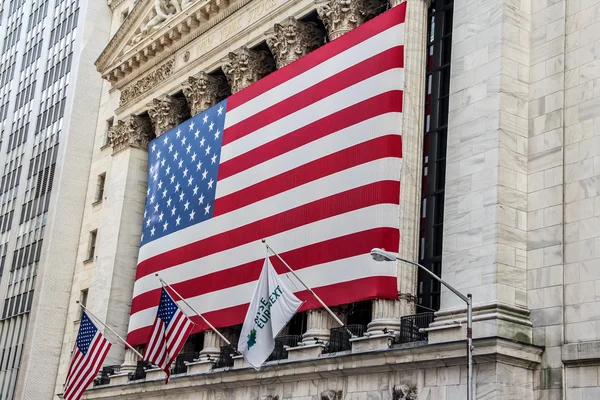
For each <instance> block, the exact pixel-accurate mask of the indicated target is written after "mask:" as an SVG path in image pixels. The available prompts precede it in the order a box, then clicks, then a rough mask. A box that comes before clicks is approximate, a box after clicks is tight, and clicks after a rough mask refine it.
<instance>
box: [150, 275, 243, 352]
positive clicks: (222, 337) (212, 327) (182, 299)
mask: <svg viewBox="0 0 600 400" xmlns="http://www.w3.org/2000/svg"><path fill="white" fill-rule="evenodd" d="M154 275H156V276H157V277H158V279H159V280H160V283H162V284H163V285H165V286H166V287H168V288H169V289H171V290H172V291H173V293H175V294H176V295H177V297H179V298H180V299H181V301H183V302H184V303H185V305H186V306H188V307H189V308H190V309H191V310H192V311H193V312H194V313H196V315H197V316H199V317H200V318H202V320H203V321H204V322H205V323H206V325H208V326H209V327H210V329H212V331H213V332H214V333H216V334H217V335H219V337H220V338H221V339H223V341H224V342H225V343H227V344H228V345H229V346H231V342H230V341H229V340H227V339H226V338H225V336H223V335H222V334H221V332H219V331H218V330H217V328H215V327H214V326H213V324H211V323H210V322H208V320H207V319H206V318H204V315H202V314H200V313H199V312H198V311H196V310H195V309H194V307H192V306H191V305H190V303H188V302H187V301H186V300H185V299H184V298H183V297H182V296H181V295H180V294H179V293H177V290H175V289H173V286H171V285H169V284H168V283H167V282H165V281H164V280H163V278H161V277H160V276H159V275H158V274H154Z"/></svg>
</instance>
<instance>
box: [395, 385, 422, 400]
mask: <svg viewBox="0 0 600 400" xmlns="http://www.w3.org/2000/svg"><path fill="white" fill-rule="evenodd" d="M417 398H418V395H417V387H416V386H413V385H410V384H404V385H399V386H394V388H393V389H392V400H417Z"/></svg>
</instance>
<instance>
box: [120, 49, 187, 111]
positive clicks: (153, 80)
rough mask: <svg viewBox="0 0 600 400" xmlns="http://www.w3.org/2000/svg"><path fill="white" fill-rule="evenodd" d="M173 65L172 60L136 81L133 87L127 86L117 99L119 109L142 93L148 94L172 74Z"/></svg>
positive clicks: (173, 61)
mask: <svg viewBox="0 0 600 400" xmlns="http://www.w3.org/2000/svg"><path fill="white" fill-rule="evenodd" d="M174 65H175V59H174V58H172V59H170V60H169V61H167V62H166V63H164V64H163V65H161V66H160V67H158V69H156V70H154V71H152V72H151V73H149V74H148V75H146V76H145V77H143V78H141V79H138V80H137V81H136V82H135V83H134V84H133V85H129V86H127V87H125V88H123V89H122V90H121V97H120V98H119V107H123V106H124V105H126V104H127V103H129V102H131V101H132V100H135V99H137V98H138V97H141V96H142V95H143V94H144V93H146V92H148V91H149V90H150V89H152V88H153V87H154V86H156V85H157V84H158V83H159V82H162V81H163V80H165V79H166V78H168V77H169V76H171V75H172V74H173V66H174Z"/></svg>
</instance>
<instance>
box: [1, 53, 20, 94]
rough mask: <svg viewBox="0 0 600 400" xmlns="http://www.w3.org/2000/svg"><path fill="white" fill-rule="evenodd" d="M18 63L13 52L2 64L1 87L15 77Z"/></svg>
mask: <svg viewBox="0 0 600 400" xmlns="http://www.w3.org/2000/svg"><path fill="white" fill-rule="evenodd" d="M16 65H17V60H16V59H15V56H14V55H12V54H11V55H10V56H9V57H8V58H7V59H6V61H4V62H3V63H2V65H0V87H3V86H5V85H6V84H7V83H8V82H10V80H11V79H12V78H13V76H14V74H15V68H16Z"/></svg>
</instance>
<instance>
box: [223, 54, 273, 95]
mask: <svg viewBox="0 0 600 400" xmlns="http://www.w3.org/2000/svg"><path fill="white" fill-rule="evenodd" d="M221 62H222V67H223V72H224V73H225V76H226V77H227V81H228V82H229V86H230V87H231V94H233V93H236V92H239V91H240V90H242V89H244V88H245V87H247V86H250V85H251V84H253V83H254V82H256V81H258V80H259V79H261V78H264V77H265V76H267V75H268V74H269V73H271V72H272V71H273V70H274V69H275V65H274V64H273V60H272V59H271V58H270V57H268V56H267V53H266V52H264V51H254V50H250V49H249V48H247V47H246V46H242V47H240V48H239V49H238V50H236V51H235V52H233V53H229V55H228V56H227V57H225V58H223V59H222V60H221Z"/></svg>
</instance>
